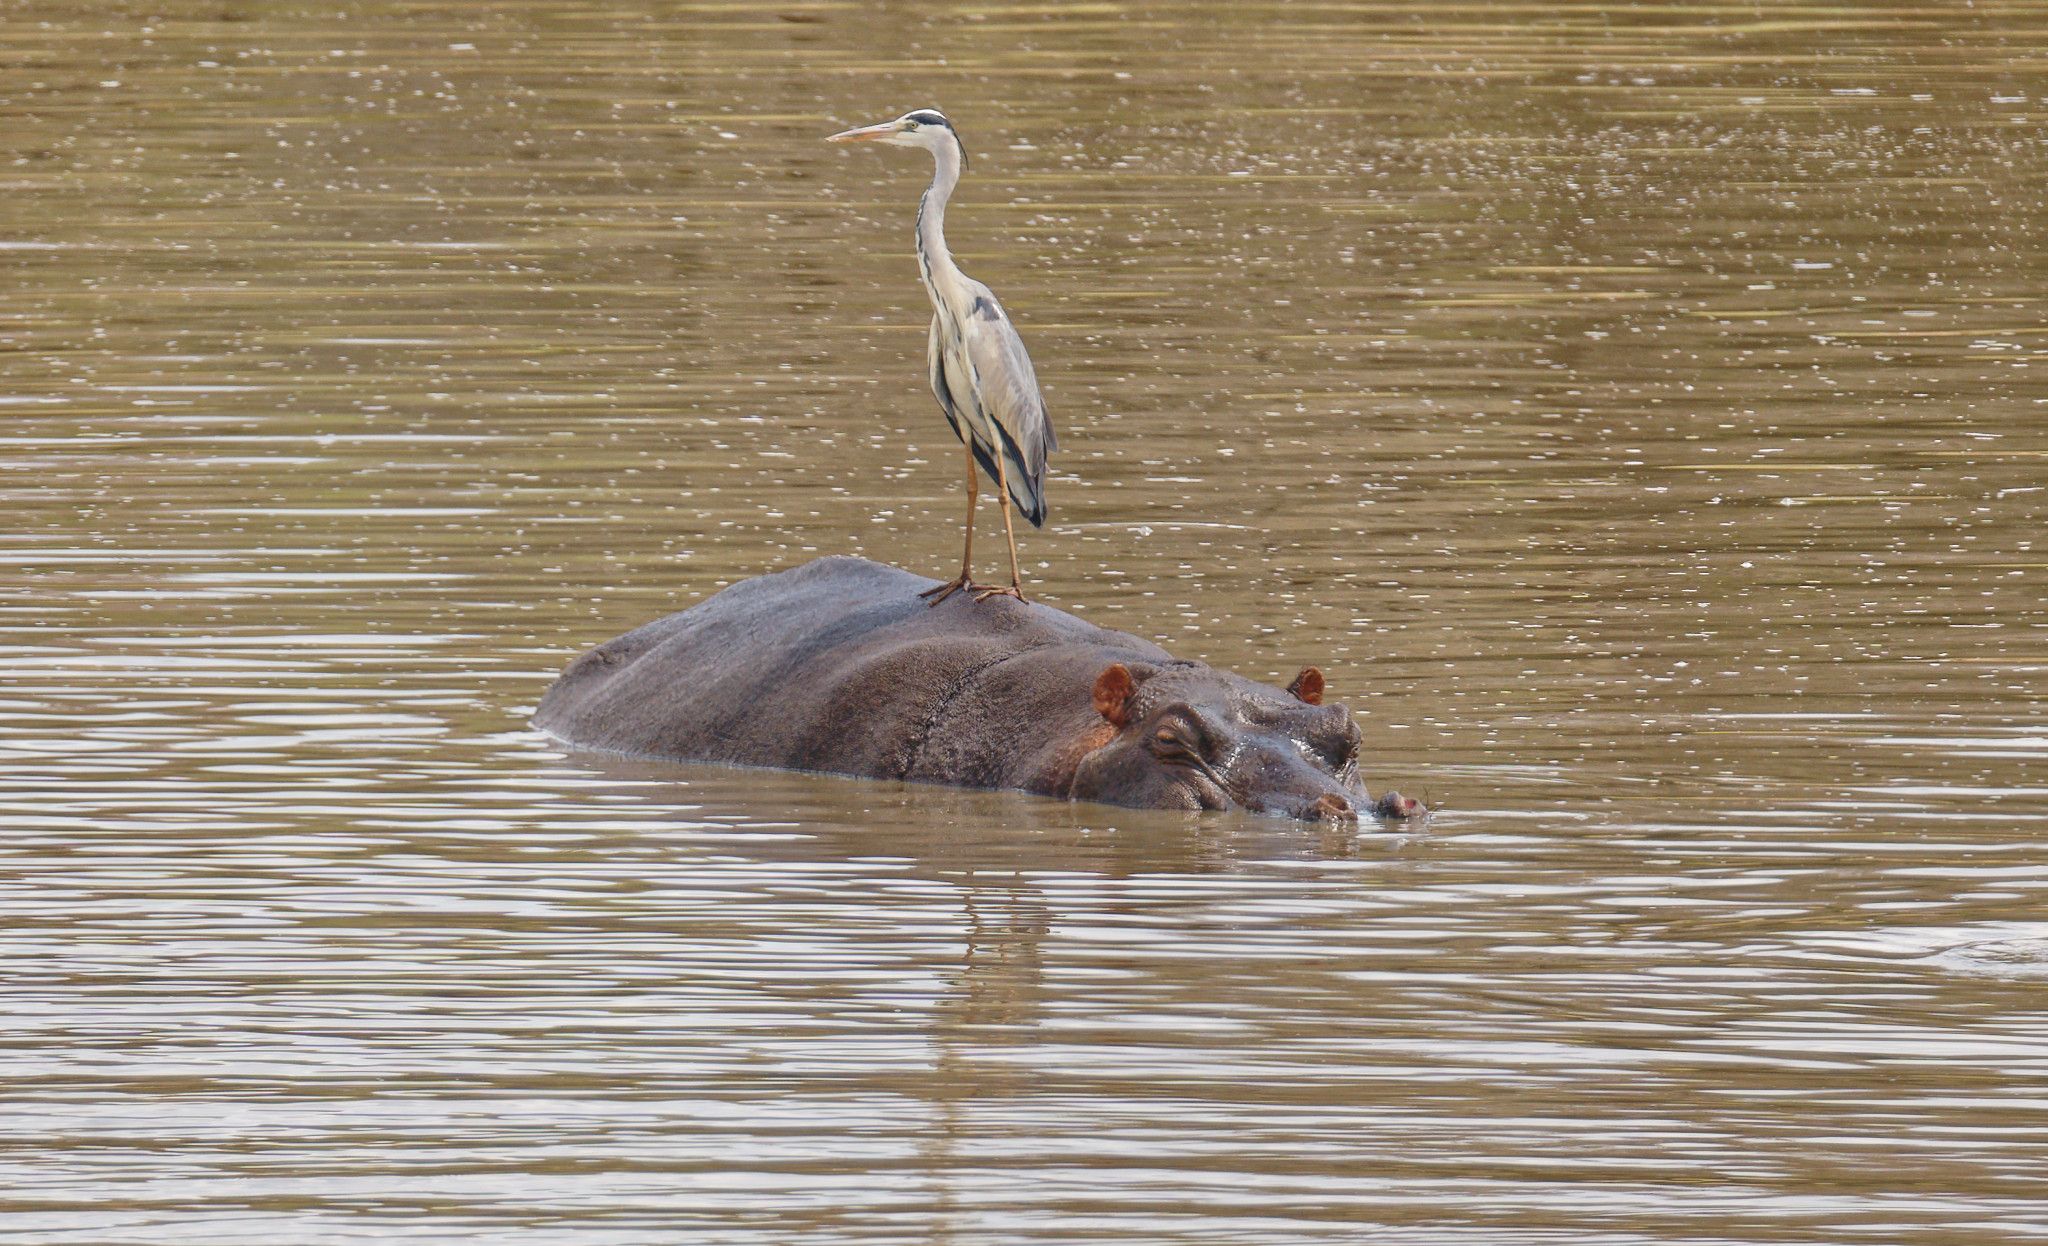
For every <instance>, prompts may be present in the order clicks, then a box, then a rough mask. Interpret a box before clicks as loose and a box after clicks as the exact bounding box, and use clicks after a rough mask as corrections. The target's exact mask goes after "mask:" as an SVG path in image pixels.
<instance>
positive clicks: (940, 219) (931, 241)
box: [917, 139, 960, 306]
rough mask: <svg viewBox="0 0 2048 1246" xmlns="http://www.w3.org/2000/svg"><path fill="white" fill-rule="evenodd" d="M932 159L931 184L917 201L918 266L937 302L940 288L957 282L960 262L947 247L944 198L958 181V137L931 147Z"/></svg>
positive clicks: (933, 301) (929, 292) (933, 298)
mask: <svg viewBox="0 0 2048 1246" xmlns="http://www.w3.org/2000/svg"><path fill="white" fill-rule="evenodd" d="M932 160H933V161H934V162H935V163H936V164H937V165H938V168H937V169H935V170H934V171H933V173H932V184H931V188H930V189H928V190H926V191H925V192H924V198H923V199H920V200H919V201H918V204H917V268H918V273H919V275H921V276H922V277H923V278H924V288H925V292H926V293H928V294H930V295H931V296H932V303H933V305H934V306H936V305H937V304H938V302H939V291H940V290H941V289H942V288H944V287H945V286H947V285H958V284H959V282H960V266H959V265H958V264H955V263H954V262H953V253H952V252H951V251H948V250H947V249H946V201H947V200H948V199H951V198H952V197H953V188H954V187H955V186H958V185H959V184H960V140H958V139H954V140H953V141H952V142H949V143H942V144H940V145H939V146H937V147H934V148H933V149H932Z"/></svg>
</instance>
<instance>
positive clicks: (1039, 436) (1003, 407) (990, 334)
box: [960, 292, 1059, 522]
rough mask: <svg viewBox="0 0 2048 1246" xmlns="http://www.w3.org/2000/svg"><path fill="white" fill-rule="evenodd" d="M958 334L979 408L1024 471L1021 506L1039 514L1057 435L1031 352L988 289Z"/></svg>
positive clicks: (975, 301)
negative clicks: (1027, 499) (1047, 465)
mask: <svg viewBox="0 0 2048 1246" xmlns="http://www.w3.org/2000/svg"><path fill="white" fill-rule="evenodd" d="M960 338H961V344H962V346H963V347H964V349H965V351H966V354H967V362H968V364H969V366H970V367H972V368H973V369H974V385H975V389H976V391H977V392H978V394H979V395H980V398H981V406H982V410H983V411H984V412H985V413H986V414H987V415H988V417H989V419H990V420H991V421H992V422H993V423H994V424H995V426H996V428H997V430H998V431H999V432H1000V433H1001V434H1002V437H1003V439H1004V440H1005V441H1006V442H1008V443H1009V447H1008V448H1010V449H1011V450H1012V454H1011V456H1010V457H1012V458H1013V459H1014V460H1015V466H1016V467H1018V468H1021V469H1022V470H1023V473H1024V476H1025V479H1024V480H1023V481H1020V482H1018V483H1020V484H1023V485H1026V486H1027V488H1026V489H1025V490H1024V491H1025V492H1027V493H1028V494H1029V495H1030V499H1031V505H1029V506H1026V507H1024V509H1025V510H1026V511H1027V512H1029V511H1035V512H1037V513H1038V514H1039V515H1043V513H1044V497H1043V492H1044V481H1045V460H1046V456H1047V455H1048V454H1051V453H1052V452H1053V451H1054V450H1057V449H1059V440H1058V438H1057V437H1055V436H1054V434H1053V431H1052V421H1051V420H1050V419H1049V418H1047V416H1046V411H1045V399H1044V398H1043V397H1042V396H1041V395H1040V394H1039V392H1038V376H1037V374H1036V373H1034V372H1033V371H1032V369H1031V356H1029V355H1027V354H1026V353H1025V352H1024V340H1023V339H1022V338H1020V337H1018V336H1017V330H1016V327H1015V326H1013V325H1012V324H1011V323H1010V318H1009V316H1008V315H1007V314H1005V313H1004V311H1003V308H1002V304H1000V303H998V302H997V301H996V297H995V295H993V294H990V293H987V292H983V293H982V294H980V295H978V296H977V297H976V298H975V300H974V305H973V308H972V310H971V311H970V313H969V314H968V316H967V317H966V318H965V320H963V321H962V323H961V326H960ZM1021 502H1022V499H1020V504H1021ZM1034 522H1036V521H1035V520H1034Z"/></svg>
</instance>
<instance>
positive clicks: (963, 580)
mask: <svg viewBox="0 0 2048 1246" xmlns="http://www.w3.org/2000/svg"><path fill="white" fill-rule="evenodd" d="M960 445H961V447H962V448H964V449H965V450H966V451H967V541H966V543H965V544H964V545H962V546H961V547H960V578H959V579H957V580H954V581H953V582H952V583H950V584H941V585H939V586H938V587H936V588H928V589H926V590H924V591H923V592H922V593H919V594H918V596H919V597H923V598H926V599H927V600H926V603H925V604H927V605H932V606H936V605H938V604H939V603H940V602H942V601H944V600H946V598H948V597H951V596H952V595H953V594H954V593H957V592H959V591H960V590H961V589H963V588H970V589H971V588H973V587H974V577H973V575H972V574H971V573H970V572H969V571H968V568H969V567H970V566H972V565H973V562H974V504H975V503H976V502H977V501H979V500H980V498H981V476H980V473H978V472H976V471H975V470H974V443H973V442H971V441H969V440H968V439H967V438H965V437H962V438H961V439H960Z"/></svg>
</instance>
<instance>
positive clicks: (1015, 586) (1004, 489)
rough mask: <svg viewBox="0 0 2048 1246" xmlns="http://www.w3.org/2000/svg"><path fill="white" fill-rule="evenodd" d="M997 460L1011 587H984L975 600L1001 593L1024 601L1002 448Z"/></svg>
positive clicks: (1007, 477)
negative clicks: (1008, 546) (1008, 548)
mask: <svg viewBox="0 0 2048 1246" xmlns="http://www.w3.org/2000/svg"><path fill="white" fill-rule="evenodd" d="M995 460H996V501H997V502H998V503H1000V504H1001V506H1002V508H1003V535H1004V536H1006V537H1008V538H1009V539H1010V587H1008V588H985V589H982V590H981V591H979V592H977V593H976V594H975V595H974V600H976V601H982V600H984V599H986V598H989V597H994V596H997V595H1001V596H1004V597H1015V598H1016V599H1017V600H1018V601H1023V600H1024V575H1023V573H1022V572H1020V571H1018V570H1017V529H1016V528H1015V527H1014V526H1013V525H1012V524H1011V523H1010V473H1009V469H1007V468H1005V467H1004V466H1003V452H1002V450H1001V449H1000V448H998V449H997V450H996V455H995Z"/></svg>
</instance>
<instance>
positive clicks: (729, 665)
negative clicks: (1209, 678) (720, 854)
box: [534, 557, 1166, 777]
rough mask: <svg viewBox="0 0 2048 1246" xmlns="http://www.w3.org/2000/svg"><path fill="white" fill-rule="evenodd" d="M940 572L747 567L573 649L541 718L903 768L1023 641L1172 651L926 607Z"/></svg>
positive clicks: (1006, 617) (957, 604) (850, 769)
mask: <svg viewBox="0 0 2048 1246" xmlns="http://www.w3.org/2000/svg"><path fill="white" fill-rule="evenodd" d="M934 583H936V582H935V581H933V580H928V579H926V578H924V577H922V576H918V575H913V574H911V573H910V572H907V571H903V570H900V569H898V568H895V567H889V566H884V565H882V564H880V563H875V562H869V561H867V560H866V559H861V558H840V557H835V558H821V559H819V560H817V561H816V562H812V563H808V564H806V565H804V566H802V567H798V568H795V569H794V570H790V571H783V572H779V573H777V574H774V575H767V576H761V577H759V578H757V579H752V580H747V581H743V582H742V583H739V584H735V585H733V586H732V587H731V588H728V589H726V590H724V591H723V592H720V593H718V594H716V595H715V596H712V597H710V598H707V599H706V600H704V601H702V602H699V603H698V604H697V605H695V606H692V607H690V608H689V609H687V610H683V611H680V612H678V613H676V614H671V615H669V616H667V617H666V618H662V619H657V620H656V621H654V622H652V623H649V624H648V625H646V626H645V627H641V628H638V629H636V630H634V631H631V632H628V633H626V634H625V635H623V636H621V637H619V638H617V639H616V640H611V641H607V642H606V643H604V644H602V645H600V646H598V647H597V648H596V649H593V650H592V651H590V652H589V653H586V654H584V655H583V656H582V657H580V658H578V659H577V660H576V661H575V662H573V663H571V664H570V666H569V668H568V669H567V670H566V671H564V672H563V674H562V677H561V678H560V679H559V680H557V681H556V682H555V684H554V686H553V687H552V688H550V689H548V692H547V695H546V696H545V697H543V698H542V700H541V703H540V708H539V710H538V711H537V712H536V713H535V715H534V723H535V724H536V725H537V726H539V727H540V728H542V729H543V730H545V731H548V732H550V733H551V734H553V735H555V736H557V737H559V738H561V739H563V740H565V741H567V742H568V743H571V744H574V745H578V746H581V747H586V748H599V749H606V750H610V751H613V752H620V753H632V754H639V755H643V756H653V757H668V758H675V759H678V760H687V761H717V762H731V763H738V764H742V765H755V766H777V767H783V768H787V769H799V770H827V771H834V772H838V773H842V774H859V775H869V776H873V777H902V776H903V775H906V774H908V773H910V771H911V768H912V765H913V763H914V761H915V753H916V751H917V750H918V749H919V748H921V747H922V746H923V743H924V741H925V738H926V736H927V735H928V734H929V732H930V730H931V727H932V724H934V723H936V722H937V721H939V719H940V718H941V717H942V716H943V715H944V712H945V710H946V708H947V706H948V705H949V704H950V703H952V702H953V701H954V700H955V699H957V698H958V697H959V696H960V695H961V693H962V691H963V690H964V689H966V688H967V687H969V686H970V685H971V684H973V683H974V681H975V680H976V677H977V676H978V675H981V674H982V673H983V672H986V671H989V670H990V668H992V667H995V666H997V665H999V664H1001V663H1004V662H1006V661H1008V660H1010V659H1012V658H1015V657H1017V656H1018V655H1020V654H1024V653H1027V652H1032V651H1056V650H1064V649H1069V648H1071V649H1074V650H1079V651H1083V652H1086V653H1088V654H1091V655H1093V654H1101V655H1104V656H1103V660H1104V661H1113V660H1117V659H1118V657H1120V656H1125V657H1129V658H1136V659H1138V660H1143V661H1158V660H1161V659H1164V658H1165V657H1166V655H1165V654H1164V652H1163V651H1161V650H1159V649H1158V648H1157V647H1156V646H1153V645H1151V644H1148V643H1147V642H1145V641H1142V640H1139V639H1137V638H1136V637H1134V636H1128V635H1126V634H1124V633H1122V632H1113V631H1108V630H1106V629H1103V628H1099V627H1096V626H1094V625H1093V624H1090V623H1086V622H1083V621H1082V620H1080V619H1076V618H1074V617H1072V616H1071V615H1067V614H1063V613H1061V612H1060V611H1057V610H1053V609H1051V608H1049V607H1046V606H1040V605H1028V604H1025V603H1021V602H1017V601H1014V600H1011V599H1009V598H1005V597H996V598H990V599H989V600H987V601H982V602H976V601H973V600H971V599H970V598H969V596H968V595H967V594H966V593H955V594H953V595H952V596H951V597H949V598H948V599H947V600H946V601H945V602H943V603H941V604H940V605H938V606H936V607H928V606H927V605H926V604H925V602H924V601H923V599H921V598H919V597H918V595H917V594H918V593H919V592H920V591H921V590H923V589H926V588H930V587H932V586H933V584H934ZM1091 662H1092V658H1091ZM1099 667H1100V663H1099V662H1098V663H1093V664H1092V665H1091V664H1090V662H1082V663H1079V664H1077V665H1076V670H1077V671H1078V672H1080V677H1082V678H1092V677H1093V672H1094V671H1095V670H1097V669H1099ZM1079 695H1082V696H1083V697H1085V695H1086V692H1085V684H1084V685H1083V687H1082V691H1081V693H1080V694H1079Z"/></svg>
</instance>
